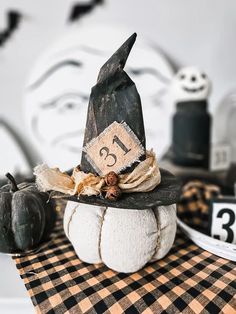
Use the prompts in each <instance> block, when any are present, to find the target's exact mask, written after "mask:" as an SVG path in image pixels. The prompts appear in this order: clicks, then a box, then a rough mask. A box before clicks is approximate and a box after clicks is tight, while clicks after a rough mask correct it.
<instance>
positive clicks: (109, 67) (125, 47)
mask: <svg viewBox="0 0 236 314" xmlns="http://www.w3.org/2000/svg"><path fill="white" fill-rule="evenodd" d="M136 37H137V33H133V34H132V35H131V36H130V37H129V38H128V39H127V40H126V41H125V42H124V43H123V44H122V45H121V46H120V48H118V50H117V51H116V52H115V53H114V54H113V55H112V56H111V57H110V59H109V60H108V61H107V62H106V63H105V64H104V65H103V66H102V68H101V70H100V72H99V75H98V82H101V81H104V80H105V79H107V78H108V77H109V76H112V74H114V73H115V72H116V71H119V70H120V69H123V68H124V66H125V63H126V61H127V59H128V56H129V54H130V51H131V49H132V47H133V45H134V43H135V41H136Z"/></svg>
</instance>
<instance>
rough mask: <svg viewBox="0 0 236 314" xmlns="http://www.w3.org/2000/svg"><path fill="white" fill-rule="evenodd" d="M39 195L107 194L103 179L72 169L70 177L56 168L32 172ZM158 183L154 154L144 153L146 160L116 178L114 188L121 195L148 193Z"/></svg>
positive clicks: (39, 168) (41, 166) (158, 171)
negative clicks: (116, 187)
mask: <svg viewBox="0 0 236 314" xmlns="http://www.w3.org/2000/svg"><path fill="white" fill-rule="evenodd" d="M34 174H35V176H36V184H37V186H38V188H39V190H40V191H44V192H47V191H56V192H60V193H64V194H68V195H77V196H78V198H79V196H80V195H87V196H92V195H102V194H103V193H104V192H107V191H108V190H109V187H108V186H107V185H106V180H105V177H102V176H96V175H95V174H93V173H85V172H83V171H81V170H80V169H79V167H76V168H74V170H73V173H72V176H69V175H68V174H66V173H63V172H61V171H60V170H59V169H58V168H49V167H48V166H47V165H45V164H43V165H39V166H37V167H36V168H35V169H34ZM160 182H161V173H160V169H159V167H158V164H157V160H156V156H155V154H154V152H153V151H152V150H151V151H146V159H145V160H144V161H141V162H140V163H139V164H138V165H137V167H136V168H135V169H134V170H133V171H132V172H130V173H125V174H120V175H118V183H117V186H118V187H119V189H120V190H121V191H122V193H133V192H150V191H152V190H154V189H155V187H156V186H158V185H159V184H160Z"/></svg>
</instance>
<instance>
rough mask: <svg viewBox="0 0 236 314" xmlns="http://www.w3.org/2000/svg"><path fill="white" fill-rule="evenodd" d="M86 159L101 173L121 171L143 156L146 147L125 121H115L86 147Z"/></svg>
mask: <svg viewBox="0 0 236 314" xmlns="http://www.w3.org/2000/svg"><path fill="white" fill-rule="evenodd" d="M84 152H85V153H86V159H87V160H88V162H89V163H90V164H91V165H92V166H93V168H94V169H95V170H96V171H97V173H98V174H99V175H101V176H102V175H103V176H104V175H106V174H107V173H108V172H110V171H115V172H116V173H119V172H120V171H121V170H123V169H126V168H127V167H129V166H131V165H132V164H133V163H134V162H135V161H137V160H138V159H139V157H140V156H142V155H143V154H144V153H145V152H144V148H143V146H142V145H141V143H140V141H139V139H138V138H137V136H136V135H135V134H134V132H133V131H132V130H131V129H130V127H129V126H128V125H127V124H126V123H125V122H122V123H118V122H116V121H115V122H113V123H112V124H111V125H109V127H107V128H106V129H105V130H104V131H103V132H102V133H101V134H99V136H98V137H96V138H95V139H93V140H92V141H91V142H89V143H88V144H87V145H86V146H85V148H84Z"/></svg>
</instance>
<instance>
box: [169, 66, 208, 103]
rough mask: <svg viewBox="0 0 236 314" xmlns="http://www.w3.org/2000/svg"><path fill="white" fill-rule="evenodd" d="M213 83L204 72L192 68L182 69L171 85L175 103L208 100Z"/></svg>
mask: <svg viewBox="0 0 236 314" xmlns="http://www.w3.org/2000/svg"><path fill="white" fill-rule="evenodd" d="M210 90H211V83H210V80H209V78H208V76H207V74H206V73H205V72H204V71H201V70H200V69H199V68H197V67H194V66H191V67H185V68H182V69H180V70H179V71H178V72H177V74H176V75H175V76H174V78H173V81H172V83H171V94H172V97H173V98H174V101H175V102H184V101H191V100H204V99H207V98H208V96H209V94H210Z"/></svg>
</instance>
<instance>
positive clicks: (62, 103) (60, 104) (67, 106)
mask: <svg viewBox="0 0 236 314" xmlns="http://www.w3.org/2000/svg"><path fill="white" fill-rule="evenodd" d="M88 99H89V97H88V96H87V95H81V94H75V93H73V94H72V93H70V94H64V95H62V96H60V97H57V98H55V99H53V100H51V101H49V102H47V103H44V104H42V105H41V108H42V109H50V108H51V109H56V110H59V111H69V110H72V109H77V108H78V109H79V108H80V106H84V105H87V102H88Z"/></svg>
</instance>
